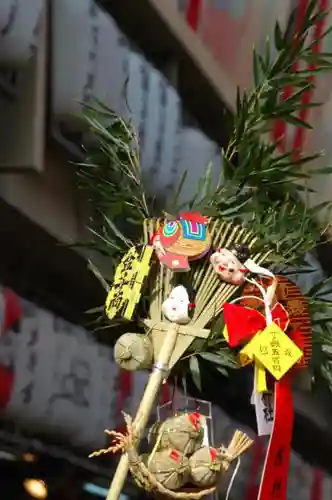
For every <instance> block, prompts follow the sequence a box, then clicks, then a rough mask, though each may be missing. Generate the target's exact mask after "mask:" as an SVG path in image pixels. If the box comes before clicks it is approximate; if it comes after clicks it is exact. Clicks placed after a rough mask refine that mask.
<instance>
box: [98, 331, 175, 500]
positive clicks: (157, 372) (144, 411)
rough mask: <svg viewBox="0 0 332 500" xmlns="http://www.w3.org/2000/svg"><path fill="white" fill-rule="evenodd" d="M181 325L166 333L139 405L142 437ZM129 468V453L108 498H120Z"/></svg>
mask: <svg viewBox="0 0 332 500" xmlns="http://www.w3.org/2000/svg"><path fill="white" fill-rule="evenodd" d="M178 329H179V326H178V325H177V324H175V323H171V324H170V326H169V329H168V330H167V333H166V335H165V340H164V343H163V345H162V347H161V349H160V352H159V356H158V360H157V362H156V363H155V366H154V369H153V371H152V373H151V375H150V378H149V381H148V384H147V386H146V389H145V391H144V395H143V398H142V400H141V403H140V405H139V407H138V410H137V413H136V417H135V419H134V422H133V427H134V430H135V434H136V433H137V435H138V436H139V437H140V436H141V434H142V432H143V430H144V429H145V427H146V425H147V423H148V420H149V416H150V414H151V411H152V408H153V405H154V403H155V400H156V397H157V394H158V392H159V390H160V387H161V385H162V383H163V381H164V379H165V378H167V376H168V373H167V372H168V365H169V361H170V359H171V356H172V354H173V351H174V349H175V344H176V341H177V337H178ZM128 470H129V461H128V455H127V454H124V455H122V457H121V459H120V462H119V465H118V467H117V470H116V472H115V474H114V477H113V480H112V483H111V486H110V489H109V491H108V494H107V499H106V500H118V498H119V497H120V494H121V491H122V489H123V486H124V483H125V481H126V478H127V474H128Z"/></svg>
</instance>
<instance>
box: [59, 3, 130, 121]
mask: <svg viewBox="0 0 332 500" xmlns="http://www.w3.org/2000/svg"><path fill="white" fill-rule="evenodd" d="M52 7H53V15H52V34H53V40H52V50H53V52H52V63H53V64H52V93H53V95H52V100H53V113H54V117H55V119H56V120H57V121H61V122H64V123H65V124H66V125H67V126H68V127H69V128H72V127H74V130H80V129H83V128H84V127H85V123H84V122H83V121H82V120H81V119H80V118H81V115H82V108H81V105H80V104H79V102H89V99H90V97H91V96H94V97H97V98H98V99H100V100H101V101H103V102H104V103H105V104H106V105H108V106H109V107H110V108H112V109H114V110H115V111H116V112H117V113H121V112H122V108H123V106H122V96H123V87H124V82H125V76H124V59H125V57H126V53H127V47H126V44H124V43H123V35H122V34H121V32H120V31H119V29H118V28H117V26H116V24H115V22H114V21H113V20H112V18H111V17H110V16H109V15H108V14H106V13H104V12H103V11H102V10H101V9H100V8H99V7H97V6H96V5H95V4H94V3H93V2H91V1H89V0H80V1H79V2H76V1H75V0H57V1H56V2H54V5H52Z"/></svg>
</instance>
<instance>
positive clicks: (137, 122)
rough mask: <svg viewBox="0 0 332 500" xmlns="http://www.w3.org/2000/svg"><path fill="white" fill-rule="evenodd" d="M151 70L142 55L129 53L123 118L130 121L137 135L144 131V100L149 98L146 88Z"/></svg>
mask: <svg viewBox="0 0 332 500" xmlns="http://www.w3.org/2000/svg"><path fill="white" fill-rule="evenodd" d="M149 68H150V66H149V65H148V64H147V62H146V60H145V58H144V57H143V56H142V55H141V54H139V53H137V52H134V51H131V52H130V53H129V55H128V61H127V68H126V79H127V85H126V87H125V89H124V90H125V92H124V99H125V103H124V113H123V117H124V118H125V119H126V120H130V122H131V124H132V126H133V128H134V130H135V132H136V134H139V132H140V130H141V131H142V127H143V122H144V99H146V98H147V92H144V87H145V84H146V83H147V82H148V80H149V78H148V71H149ZM143 134H144V132H143Z"/></svg>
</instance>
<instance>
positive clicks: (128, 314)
mask: <svg viewBox="0 0 332 500" xmlns="http://www.w3.org/2000/svg"><path fill="white" fill-rule="evenodd" d="M152 253H153V248H152V247H151V246H149V245H145V246H143V247H142V249H141V250H138V249H137V248H136V247H132V248H130V250H129V251H128V252H127V253H126V254H125V255H124V257H123V258H122V260H121V262H120V264H119V265H118V267H117V268H116V271H115V276H114V280H113V284H112V288H111V289H110V291H109V293H108V295H107V299H106V304H105V311H106V315H107V317H108V319H114V318H115V317H116V316H122V317H123V318H125V319H127V320H131V319H132V317H133V314H134V312H135V309H136V306H137V305H138V303H139V300H140V298H141V293H142V288H143V285H144V282H145V280H146V278H147V276H148V274H149V271H150V265H151V257H152Z"/></svg>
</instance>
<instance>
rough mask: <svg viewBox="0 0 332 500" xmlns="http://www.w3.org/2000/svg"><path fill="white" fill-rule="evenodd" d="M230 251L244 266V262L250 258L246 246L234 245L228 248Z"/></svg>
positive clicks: (242, 244) (241, 244)
mask: <svg viewBox="0 0 332 500" xmlns="http://www.w3.org/2000/svg"><path fill="white" fill-rule="evenodd" d="M230 251H231V252H232V253H233V254H234V255H235V257H236V258H237V259H238V260H239V261H240V262H241V264H244V263H245V261H246V260H248V259H249V257H250V250H249V247H248V245H245V244H244V243H235V245H234V246H233V247H232V248H230Z"/></svg>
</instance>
